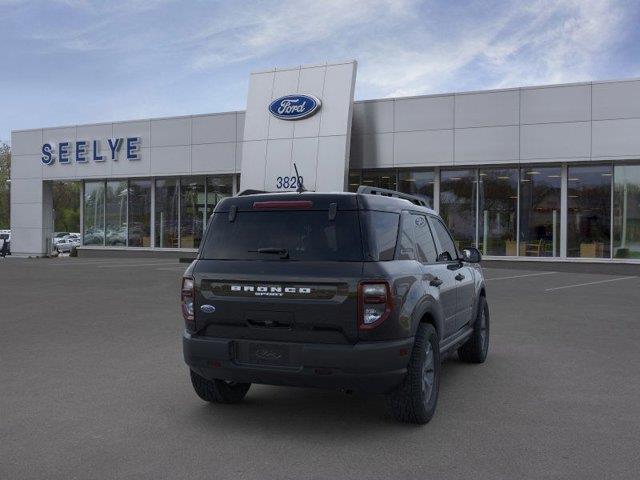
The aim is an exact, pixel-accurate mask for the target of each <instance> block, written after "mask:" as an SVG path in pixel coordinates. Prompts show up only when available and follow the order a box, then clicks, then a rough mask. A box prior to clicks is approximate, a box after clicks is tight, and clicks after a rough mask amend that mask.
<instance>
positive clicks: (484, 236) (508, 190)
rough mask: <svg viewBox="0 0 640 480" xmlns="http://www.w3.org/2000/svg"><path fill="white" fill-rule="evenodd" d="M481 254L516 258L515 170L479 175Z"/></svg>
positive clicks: (484, 172)
mask: <svg viewBox="0 0 640 480" xmlns="http://www.w3.org/2000/svg"><path fill="white" fill-rule="evenodd" d="M478 177H479V179H478V180H479V182H480V189H479V190H478V191H479V194H480V199H479V203H480V215H479V218H478V221H479V222H480V226H479V235H480V251H481V252H482V254H483V255H500V256H503V255H506V256H516V255H518V250H517V247H516V244H517V241H516V238H517V232H516V231H517V220H518V169H517V168H483V169H481V170H480V172H479V174H478Z"/></svg>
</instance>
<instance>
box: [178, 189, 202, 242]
mask: <svg viewBox="0 0 640 480" xmlns="http://www.w3.org/2000/svg"><path fill="white" fill-rule="evenodd" d="M205 208H206V204H205V198H204V177H185V178H182V179H180V248H198V247H199V246H200V241H201V240H202V233H203V231H204V212H205Z"/></svg>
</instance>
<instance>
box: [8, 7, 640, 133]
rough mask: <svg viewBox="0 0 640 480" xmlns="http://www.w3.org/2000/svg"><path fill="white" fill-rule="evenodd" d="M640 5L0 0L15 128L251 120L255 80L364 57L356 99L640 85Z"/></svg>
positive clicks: (10, 114)
mask: <svg viewBox="0 0 640 480" xmlns="http://www.w3.org/2000/svg"><path fill="white" fill-rule="evenodd" d="M639 22H640V2H638V1H637V0H629V1H615V0H570V1H541V0H530V1H523V2H517V1H506V0H505V1H492V0H485V1H454V0H450V1H447V0H438V1H422V2H420V1H412V0H399V1H384V0H326V1H316V2H311V1H287V0H276V1H270V0H262V1H232V0H229V1H225V2H215V1H187V0H182V1H170V0H144V1H128V2H121V1H119V0H112V1H93V2H92V1H88V0H87V1H84V0H66V1H58V0H48V1H42V2H39V1H23V0H0V62H1V63H0V65H1V67H0V140H5V141H8V140H10V131H11V130H12V129H22V128H36V127H43V126H55V125H69V124H77V123H89V122H100V121H110V120H125V119H133V118H148V117H159V116H168V115H186V114H195V113H207V112H218V111H227V110H242V109H244V107H245V102H246V93H247V83H248V77H249V73H250V72H251V71H254V70H259V69H263V68H269V67H273V66H290V65H298V64H301V63H302V64H305V63H316V62H321V61H325V60H343V59H349V58H356V59H357V60H358V62H359V64H358V79H357V84H356V98H358V99H366V98H380V97H387V96H404V95H419V94H429V93H442V92H451V91H465V90H478V89H485V88H499V87H516V86H522V85H539V84H546V83H562V82H572V81H583V80H594V79H595V80H597V79H618V78H628V77H640V28H638V24H639Z"/></svg>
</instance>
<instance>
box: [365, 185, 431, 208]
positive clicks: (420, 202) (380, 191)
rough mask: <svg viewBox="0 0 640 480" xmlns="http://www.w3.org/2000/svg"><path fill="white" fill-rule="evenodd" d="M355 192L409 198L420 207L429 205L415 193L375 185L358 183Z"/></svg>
mask: <svg viewBox="0 0 640 480" xmlns="http://www.w3.org/2000/svg"><path fill="white" fill-rule="evenodd" d="M356 193H363V194H367V195H380V196H382V197H395V198H402V199H404V200H409V201H410V202H411V203H413V204H414V205H420V206H421V207H427V208H429V205H427V202H426V201H425V200H424V199H422V198H420V197H418V196H416V195H411V194H409V193H402V192H398V191H396V190H387V189H386V188H377V187H371V186H368V185H360V186H359V187H358V191H357V192H356Z"/></svg>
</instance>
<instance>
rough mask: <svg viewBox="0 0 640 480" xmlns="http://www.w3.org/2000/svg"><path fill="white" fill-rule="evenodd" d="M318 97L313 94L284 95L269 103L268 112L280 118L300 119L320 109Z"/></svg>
mask: <svg viewBox="0 0 640 480" xmlns="http://www.w3.org/2000/svg"><path fill="white" fill-rule="evenodd" d="M320 105H321V102H320V99H319V98H317V97H314V96H313V95H303V94H298V95H285V96H284V97H280V98H276V99H275V100H274V101H273V102H271V104H269V112H271V115H273V116H274V117H276V118H280V119H281V120H300V119H302V118H307V117H310V116H311V115H313V114H314V113H316V112H317V111H318V110H319V109H320Z"/></svg>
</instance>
